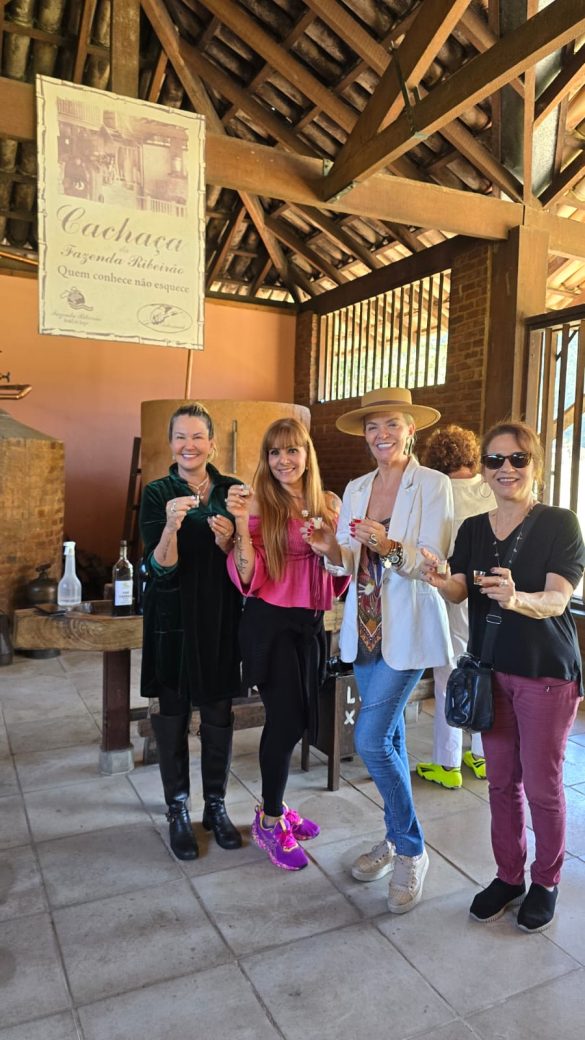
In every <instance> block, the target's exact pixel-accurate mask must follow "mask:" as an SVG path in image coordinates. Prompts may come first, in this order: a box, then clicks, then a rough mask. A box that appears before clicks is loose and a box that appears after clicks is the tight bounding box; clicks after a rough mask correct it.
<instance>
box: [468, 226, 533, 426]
mask: <svg viewBox="0 0 585 1040" xmlns="http://www.w3.org/2000/svg"><path fill="white" fill-rule="evenodd" d="M548 242H549V236H548V233H547V232H546V231H541V230H540V229H536V228H532V227H517V228H513V230H512V231H511V232H510V234H509V236H508V239H507V241H506V242H501V243H500V242H498V243H494V245H493V246H492V281H491V293H490V317H489V332H488V349H487V356H486V370H485V396H484V415H483V423H482V427H483V428H484V429H488V428H489V427H490V426H491V425H492V424H493V423H496V422H498V421H499V420H500V419H504V418H506V417H510V416H512V417H514V418H517V419H518V418H521V414H520V412H521V408H522V387H523V385H524V378H525V369H526V363H527V357H526V353H527V352H526V336H525V328H524V321H525V319H526V318H528V317H530V315H532V314H542V313H543V312H544V310H545V307H546V278H547V267H548Z"/></svg>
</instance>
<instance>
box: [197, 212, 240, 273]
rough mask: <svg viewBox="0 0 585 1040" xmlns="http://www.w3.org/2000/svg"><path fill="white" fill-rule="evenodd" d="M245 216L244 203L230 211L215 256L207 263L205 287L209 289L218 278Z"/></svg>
mask: <svg viewBox="0 0 585 1040" xmlns="http://www.w3.org/2000/svg"><path fill="white" fill-rule="evenodd" d="M245 216H246V209H245V207H244V204H243V203H241V204H240V205H239V206H238V207H237V208H236V209H235V210H234V212H233V213H232V215H231V217H230V219H229V221H228V222H227V225H226V227H225V230H224V233H223V235H222V237H221V241H220V243H219V246H218V248H217V250H216V253H215V256H214V257H213V258H212V260H211V263H210V265H209V270H208V272H207V275H206V278H205V284H206V287H207V288H208V289H209V287H210V285H211V284H212V283H213V282H215V281H216V280H217V278H219V275H220V273H221V269H222V267H223V265H224V263H225V261H226V258H227V255H228V253H229V252H230V249H231V246H232V242H233V241H234V238H235V237H236V235H237V234H238V232H239V231H240V229H241V227H242V223H243V221H244V218H245Z"/></svg>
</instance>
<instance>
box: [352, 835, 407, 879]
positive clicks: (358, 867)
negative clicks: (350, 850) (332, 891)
mask: <svg viewBox="0 0 585 1040" xmlns="http://www.w3.org/2000/svg"><path fill="white" fill-rule="evenodd" d="M395 858H396V849H395V847H394V845H393V844H392V842H391V841H388V840H387V839H386V838H384V841H381V842H380V843H379V844H378V845H374V847H373V848H372V849H371V850H370V852H363V853H362V855H361V856H358V858H357V859H356V861H355V863H354V864H353V866H352V868H351V873H352V877H354V878H355V879H356V881H377V880H378V878H381V877H384V876H385V875H386V874H389V873H390V872H391V871H392V870H394V860H395Z"/></svg>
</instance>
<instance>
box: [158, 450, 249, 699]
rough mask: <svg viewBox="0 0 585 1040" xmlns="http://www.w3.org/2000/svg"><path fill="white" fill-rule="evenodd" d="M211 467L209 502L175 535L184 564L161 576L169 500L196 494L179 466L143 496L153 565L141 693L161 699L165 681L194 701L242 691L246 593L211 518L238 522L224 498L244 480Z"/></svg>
mask: <svg viewBox="0 0 585 1040" xmlns="http://www.w3.org/2000/svg"><path fill="white" fill-rule="evenodd" d="M207 472H208V473H209V476H210V477H211V480H212V488H211V493H210V496H209V501H208V502H207V504H206V505H203V504H201V505H200V506H198V507H197V508H196V509H192V510H190V512H189V513H187V516H186V517H185V519H184V521H183V523H182V525H181V528H180V530H179V533H178V536H177V544H178V551H179V562H178V565H177V567H176V568H174V569H173V570H172V571H169V572H168V573H166V574H162V575H160V574H156V573H155V572H154V569H153V567H152V565H151V563H150V561H151V559H152V553H153V551H154V549H155V548H156V546H157V545H158V543H159V541H160V538H161V535H162V531H163V528H164V526H165V523H166V504H167V502H168V501H169V499H171V498H179V497H181V496H182V495H190V494H192V492H191V490H190V488H189V486H188V484H187V483H186V482H185V481H184V480H183V479H182V478H181V477H180V476H179V475H178V472H177V465H176V463H175V464H173V465H172V466H171V468H170V470H169V475H168V476H167V477H162V478H161V479H160V480H153V481H152V483H150V484H147V486H146V487H145V489H144V491H143V493H142V501H141V506H140V533H141V536H142V540H143V542H144V553H145V559H146V560H147V563H149V564H150V566H149V579H148V582H147V587H146V591H145V595H144V640H143V649H142V676H141V693H142V696H143V697H157V696H158V693H159V689H160V686H161V685H163V686H167V687H170V688H171V689H173V690H177V691H180V692H181V693H184V694H185V695H186V696H187V698H188V699H189V701H190V702H191V704H193V705H199V704H209V703H212V702H213V701H215V700H221V699H223V698H225V697H230V696H235V695H237V693H239V688H240V655H239V650H238V625H239V620H240V615H241V610H242V597H241V594H240V593H239V592H238V590H237V589H236V587H235V586H234V585H233V583H232V582H231V580H230V578H229V576H228V573H227V567H226V556H225V553H223V552H222V550H221V549H218V547H217V546H216V544H215V541H214V537H213V533H212V531H211V528H210V527H209V524H208V522H207V521H208V518H209V517H210V516H212V515H216V514H219V513H222V514H223V515H224V516H229V517H230V520H233V517H232V516H231V514H229V513H228V511H227V509H226V496H227V490H228V488H229V487H230V485H231V484H237V483H239V481H237V480H235V479H234V478H233V477H224V476H223V475H222V474H221V473H220V472H219V471H218V470H217V469H215V467H214V466H211V465H209V464H208V466H207Z"/></svg>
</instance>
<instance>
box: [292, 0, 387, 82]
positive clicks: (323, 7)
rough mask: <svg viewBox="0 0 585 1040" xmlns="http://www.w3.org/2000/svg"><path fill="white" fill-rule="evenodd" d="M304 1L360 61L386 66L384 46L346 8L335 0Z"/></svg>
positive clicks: (372, 65)
mask: <svg viewBox="0 0 585 1040" xmlns="http://www.w3.org/2000/svg"><path fill="white" fill-rule="evenodd" d="M304 2H305V4H306V5H307V7H309V8H310V9H311V11H314V13H315V14H316V15H318V16H319V18H320V19H321V21H322V22H324V23H325V25H328V26H329V28H330V29H332V30H333V32H334V33H336V35H337V36H339V38H340V39H341V40H343V42H344V43H345V44H347V46H348V47H349V48H351V50H352V51H354V53H355V54H357V55H358V57H359V58H361V60H362V61H365V63H366V65H369V66H370V67H371V68H373V69H375V68H376V66H378V67H379V66H380V65H381V66H382V68H385V67H386V64H387V63H388V51H387V50H386V48H385V47H383V46H382V44H381V43H378V41H377V40H376V39H374V37H373V36H372V35H371V34H370V33H369V32H368V31H367V30H366V29H364V27H363V25H362V23H361V22H358V20H357V18H354V17H353V16H352V15H351V14H350V13H349V11H348V10H347V8H345V7H342V6H341V4H339V3H337V0H304Z"/></svg>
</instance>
